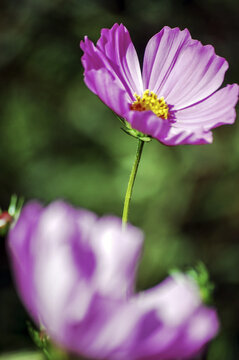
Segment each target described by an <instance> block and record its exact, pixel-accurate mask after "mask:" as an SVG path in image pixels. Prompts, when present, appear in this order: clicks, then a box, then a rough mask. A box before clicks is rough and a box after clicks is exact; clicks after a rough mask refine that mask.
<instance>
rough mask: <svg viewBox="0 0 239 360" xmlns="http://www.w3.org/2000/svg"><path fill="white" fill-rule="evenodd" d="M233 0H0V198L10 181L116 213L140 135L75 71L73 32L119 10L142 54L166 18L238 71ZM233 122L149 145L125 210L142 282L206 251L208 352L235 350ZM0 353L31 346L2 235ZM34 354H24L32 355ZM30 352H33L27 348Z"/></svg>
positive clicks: (91, 31)
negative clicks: (208, 141)
mask: <svg viewBox="0 0 239 360" xmlns="http://www.w3.org/2000/svg"><path fill="white" fill-rule="evenodd" d="M238 18H239V3H238V0H227V1H225V0H224V1H220V0H184V1H183V0H161V1H160V0H147V1H145V0H132V1H126V0H125V1H124V0H118V1H116V0H111V1H107V0H105V1H104V0H101V1H100V0H98V1H97V0H93V1H90V0H88V1H86V0H65V1H62V0H51V1H49V0H1V3H0V47H1V51H0V79H1V81H0V104H1V106H0V112H1V114H0V204H1V207H2V208H3V209H6V208H7V207H8V203H9V200H10V196H11V194H13V193H17V194H18V195H23V196H24V198H25V200H26V201H27V200H29V199H32V198H37V199H40V200H41V201H42V202H44V203H46V204H47V203H48V202H50V201H52V200H54V199H56V198H63V199H65V200H67V201H70V202H71V203H73V204H74V205H76V206H81V207H86V208H89V209H91V210H93V211H96V212H97V213H98V214H105V213H113V214H115V215H118V216H120V215H121V211H122V204H123V198H124V193H125V190H126V185H127V182H128V176H129V172H130V169H131V165H132V162H133V159H134V153H135V150H136V146H137V141H136V140H135V139H133V138H131V137H130V136H127V135H126V134H125V133H124V132H123V131H122V130H121V124H120V122H119V121H118V120H117V118H116V117H115V116H114V115H113V114H112V112H111V111H110V110H109V109H108V108H106V106H104V104H102V103H101V102H100V101H99V100H98V98H97V97H96V96H95V95H93V94H92V93H91V92H90V91H89V90H88V89H87V88H86V86H85V84H84V82H83V69H82V66H81V60H80V58H81V55H82V53H81V51H80V49H79V42H80V40H81V39H82V38H83V37H84V35H86V34H87V35H88V36H89V37H90V38H91V39H92V40H94V41H96V40H97V39H98V37H99V34H100V29H101V28H103V27H111V26H112V25H113V24H114V23H115V22H123V24H124V25H126V26H127V28H128V29H129V30H130V34H131V37H132V40H133V41H134V43H135V46H136V49H137V51H138V54H139V57H140V59H141V60H142V57H143V52H144V47H145V45H146V43H147V41H148V40H149V38H150V37H151V36H152V35H153V34H155V33H156V32H158V31H160V29H161V28H162V27H163V26H164V25H169V26H172V27H174V26H179V27H180V28H185V27H187V28H188V29H189V30H190V32H191V34H192V37H193V38H196V39H199V40H201V41H202V43H203V44H208V43H209V44H212V45H213V46H214V47H215V49H216V52H217V54H219V55H221V56H223V57H225V58H226V59H227V60H228V61H229V64H230V68H229V70H228V73H227V74H226V78H225V83H233V82H239V40H238V39H239V36H238V35H239V22H238ZM238 190H239V124H238V123H236V124H235V125H233V126H223V127H221V128H218V129H216V130H215V131H214V142H213V144H212V145H204V146H178V147H166V146H164V145H161V144H160V143H159V142H157V141H156V140H154V141H152V142H150V143H149V144H146V145H145V148H144V152H143V156H142V162H141V164H140V169H139V173H138V177H137V180H136V186H135V189H134V196H133V201H132V206H131V212H130V220H131V222H132V223H133V224H135V225H136V226H139V227H140V228H142V229H143V231H144V233H145V248H144V255H143V259H142V263H141V266H140V269H139V276H138V288H139V289H143V288H146V287H148V286H152V285H154V284H156V283H157V282H159V281H160V280H162V279H163V278H164V277H165V276H166V275H167V274H168V271H169V270H170V269H171V268H175V267H178V268H180V269H182V270H187V269H188V268H189V267H190V266H193V265H195V264H197V262H198V260H201V261H203V262H204V263H205V264H206V266H207V268H208V270H209V272H210V274H211V278H212V280H213V282H214V283H215V292H214V302H215V306H216V307H217V309H218V311H219V316H220V319H221V332H220V334H219V336H218V337H217V339H216V340H215V341H214V342H213V343H212V344H211V346H210V348H209V353H208V359H209V360H220V359H221V360H237V359H238V358H239V315H238V314H239V276H238V273H239V241H238V238H239V191H238ZM0 319H1V320H0V353H1V354H2V357H1V356H0V358H1V359H8V356H7V355H6V353H7V352H12V351H16V352H17V353H16V355H15V357H14V359H15V358H16V359H20V354H22V355H21V356H22V357H21V359H26V358H27V357H26V355H24V354H25V353H21V352H22V351H25V350H27V349H28V350H34V349H35V347H34V345H33V344H32V341H31V339H30V338H29V335H28V332H27V327H26V320H27V319H28V316H27V314H26V313H25V311H24V309H23V307H22V305H21V303H20V301H19V299H18V296H17V294H16V292H15V289H14V285H13V282H12V278H11V274H10V270H9V264H8V259H7V255H6V251H5V242H4V238H0ZM29 359H30V358H29ZM31 359H33V356H31Z"/></svg>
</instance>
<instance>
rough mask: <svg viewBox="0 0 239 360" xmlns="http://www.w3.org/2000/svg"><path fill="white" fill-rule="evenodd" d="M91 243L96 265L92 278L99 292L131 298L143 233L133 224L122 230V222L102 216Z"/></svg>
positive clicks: (95, 227)
mask: <svg viewBox="0 0 239 360" xmlns="http://www.w3.org/2000/svg"><path fill="white" fill-rule="evenodd" d="M90 243H91V247H92V250H93V252H94V254H95V255H96V262H97V268H96V270H95V277H94V278H93V279H92V281H93V282H94V288H95V289H96V291H99V293H100V294H101V295H102V294H103V295H110V296H111V297H112V298H126V297H128V296H129V295H131V294H132V293H133V291H134V283H135V273H136V270H137V264H138V261H139V257H140V255H141V249H142V244H143V234H142V233H141V231H140V230H139V229H137V228H135V227H133V226H131V225H128V226H127V228H126V229H125V230H122V221H121V220H119V219H118V218H115V217H112V216H111V217H103V218H101V219H100V220H99V221H98V222H97V223H96V224H95V226H94V229H92V232H91V241H90Z"/></svg>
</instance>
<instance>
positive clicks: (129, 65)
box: [80, 24, 238, 145]
mask: <svg viewBox="0 0 239 360" xmlns="http://www.w3.org/2000/svg"><path fill="white" fill-rule="evenodd" d="M80 46H81V49H82V50H83V51H84V55H83V57H82V63H83V67H84V69H85V72H84V77H85V83H86V85H87V86H88V87H89V89H90V90H91V91H92V92H94V93H95V94H96V95H98V96H99V98H100V99H101V100H102V101H103V102H104V103H105V104H106V105H107V106H108V107H109V108H111V109H112V110H113V111H114V112H115V113H116V114H117V115H119V116H120V117H121V118H124V119H125V120H126V121H127V122H128V123H130V125H131V126H132V128H134V129H136V130H138V131H140V132H142V133H144V134H146V135H150V136H152V137H154V138H156V139H158V140H159V141H160V142H162V143H164V144H166V145H179V144H207V143H211V142H212V133H211V131H210V130H211V129H213V128H215V127H217V126H220V125H223V124H232V123H233V122H234V121H235V117H236V114H235V109H234V107H235V105H236V103H237V100H238V85H237V84H233V85H227V86H226V87H225V88H222V89H221V90H219V91H217V89H218V88H219V87H220V86H221V84H222V82H223V79H224V74H225V72H226V70H227V68H228V63H227V61H226V60H225V59H224V58H222V57H220V56H217V55H216V54H215V52H214V48H213V47H212V46H211V45H207V46H203V45H202V44H201V42H199V41H197V40H193V39H192V38H191V36H190V33H189V31H188V30H187V29H185V30H183V31H181V30H180V29H179V28H174V29H171V28H169V27H167V26H165V27H164V28H163V29H162V30H161V31H160V32H159V33H157V34H156V35H154V36H153V37H152V38H151V39H150V40H149V42H148V44H147V46H146V49H145V54H144V61H143V71H142V75H141V70H140V65H139V61H138V57H137V54H136V51H135V48H134V45H133V43H132V41H131V39H130V36H129V33H128V30H127V29H126V28H125V27H124V26H123V25H122V24H121V25H118V24H115V25H114V26H113V27H112V28H111V29H102V31H101V37H100V39H99V40H98V42H97V44H96V46H95V45H94V44H93V43H92V41H90V40H89V39H88V38H87V37H85V40H84V41H81V44H80Z"/></svg>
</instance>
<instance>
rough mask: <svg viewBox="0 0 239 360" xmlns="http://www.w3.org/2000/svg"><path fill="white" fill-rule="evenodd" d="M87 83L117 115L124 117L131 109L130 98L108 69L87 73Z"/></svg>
mask: <svg viewBox="0 0 239 360" xmlns="http://www.w3.org/2000/svg"><path fill="white" fill-rule="evenodd" d="M85 83H86V85H87V86H88V87H89V88H90V89H91V91H93V92H94V93H95V94H97V95H98V97H99V98H100V99H101V100H102V101H103V102H104V103H105V104H106V105H107V106H108V107H109V108H110V109H111V110H113V111H114V112H115V113H116V114H118V115H119V116H121V117H124V114H125V112H127V111H128V109H129V105H128V104H129V96H128V94H127V93H126V91H125V90H124V89H122V87H120V86H119V83H118V81H117V79H116V78H114V76H113V75H112V73H110V72H109V71H108V70H107V69H106V68H102V69H99V70H90V71H87V72H86V73H85Z"/></svg>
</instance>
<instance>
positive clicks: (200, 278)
mask: <svg viewBox="0 0 239 360" xmlns="http://www.w3.org/2000/svg"><path fill="white" fill-rule="evenodd" d="M181 273H182V272H181V271H180V270H179V269H176V268H174V269H171V270H170V271H169V274H170V275H171V276H172V277H174V276H177V275H178V274H181ZM186 274H187V275H188V276H189V277H191V278H192V279H193V280H194V282H195V283H196V284H197V286H198V288H199V293H200V297H201V299H202V302H203V303H204V304H208V305H210V304H212V303H213V297H212V294H213V290H214V288H215V286H214V284H213V283H212V282H211V281H210V277H209V273H208V270H207V268H206V266H205V265H204V264H203V262H201V261H200V262H199V263H198V264H197V265H196V266H195V267H194V268H191V269H189V270H187V271H186Z"/></svg>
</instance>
